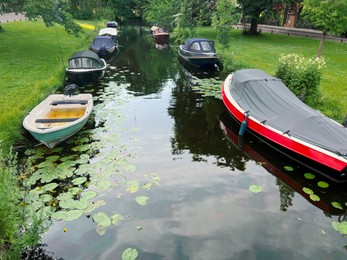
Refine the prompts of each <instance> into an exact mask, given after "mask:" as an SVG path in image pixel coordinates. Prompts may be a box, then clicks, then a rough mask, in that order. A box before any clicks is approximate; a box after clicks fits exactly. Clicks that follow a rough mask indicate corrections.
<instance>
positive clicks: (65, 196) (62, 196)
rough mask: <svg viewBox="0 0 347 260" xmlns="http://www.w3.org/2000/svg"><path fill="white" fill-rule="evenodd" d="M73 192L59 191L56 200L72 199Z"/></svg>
mask: <svg viewBox="0 0 347 260" xmlns="http://www.w3.org/2000/svg"><path fill="white" fill-rule="evenodd" d="M72 197H73V194H72V193H70V192H66V193H65V192H64V193H60V194H59V195H58V197H57V199H58V200H68V199H72Z"/></svg>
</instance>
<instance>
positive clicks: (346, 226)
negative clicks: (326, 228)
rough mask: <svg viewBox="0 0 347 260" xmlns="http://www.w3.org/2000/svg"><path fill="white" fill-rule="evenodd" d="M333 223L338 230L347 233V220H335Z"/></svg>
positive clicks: (343, 233)
mask: <svg viewBox="0 0 347 260" xmlns="http://www.w3.org/2000/svg"><path fill="white" fill-rule="evenodd" d="M332 225H333V228H334V229H335V230H336V231H339V232H340V233H341V234H342V235H347V221H343V222H337V221H333V223H332Z"/></svg>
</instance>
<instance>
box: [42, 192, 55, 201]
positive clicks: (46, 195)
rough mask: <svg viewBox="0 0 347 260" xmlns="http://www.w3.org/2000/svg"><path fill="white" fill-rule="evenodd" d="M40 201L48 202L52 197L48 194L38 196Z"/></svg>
mask: <svg viewBox="0 0 347 260" xmlns="http://www.w3.org/2000/svg"><path fill="white" fill-rule="evenodd" d="M40 199H41V201H42V202H50V201H51V200H53V197H52V196H51V195H49V194H43V195H41V196H40Z"/></svg>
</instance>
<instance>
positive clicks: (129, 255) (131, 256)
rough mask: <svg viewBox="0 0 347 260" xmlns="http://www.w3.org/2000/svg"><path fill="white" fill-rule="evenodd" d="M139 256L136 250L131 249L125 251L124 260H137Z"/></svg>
mask: <svg viewBox="0 0 347 260" xmlns="http://www.w3.org/2000/svg"><path fill="white" fill-rule="evenodd" d="M138 255H139V253H138V252H137V250H136V249H133V248H130V247H129V248H127V249H125V250H124V251H123V254H122V260H135V259H136V258H137V256H138Z"/></svg>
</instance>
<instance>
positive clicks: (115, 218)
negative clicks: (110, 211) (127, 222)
mask: <svg viewBox="0 0 347 260" xmlns="http://www.w3.org/2000/svg"><path fill="white" fill-rule="evenodd" d="M123 219H124V217H123V216H122V215H121V214H115V215H113V216H112V217H111V220H112V224H113V225H116V224H117V223H118V222H119V221H121V220H123Z"/></svg>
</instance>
